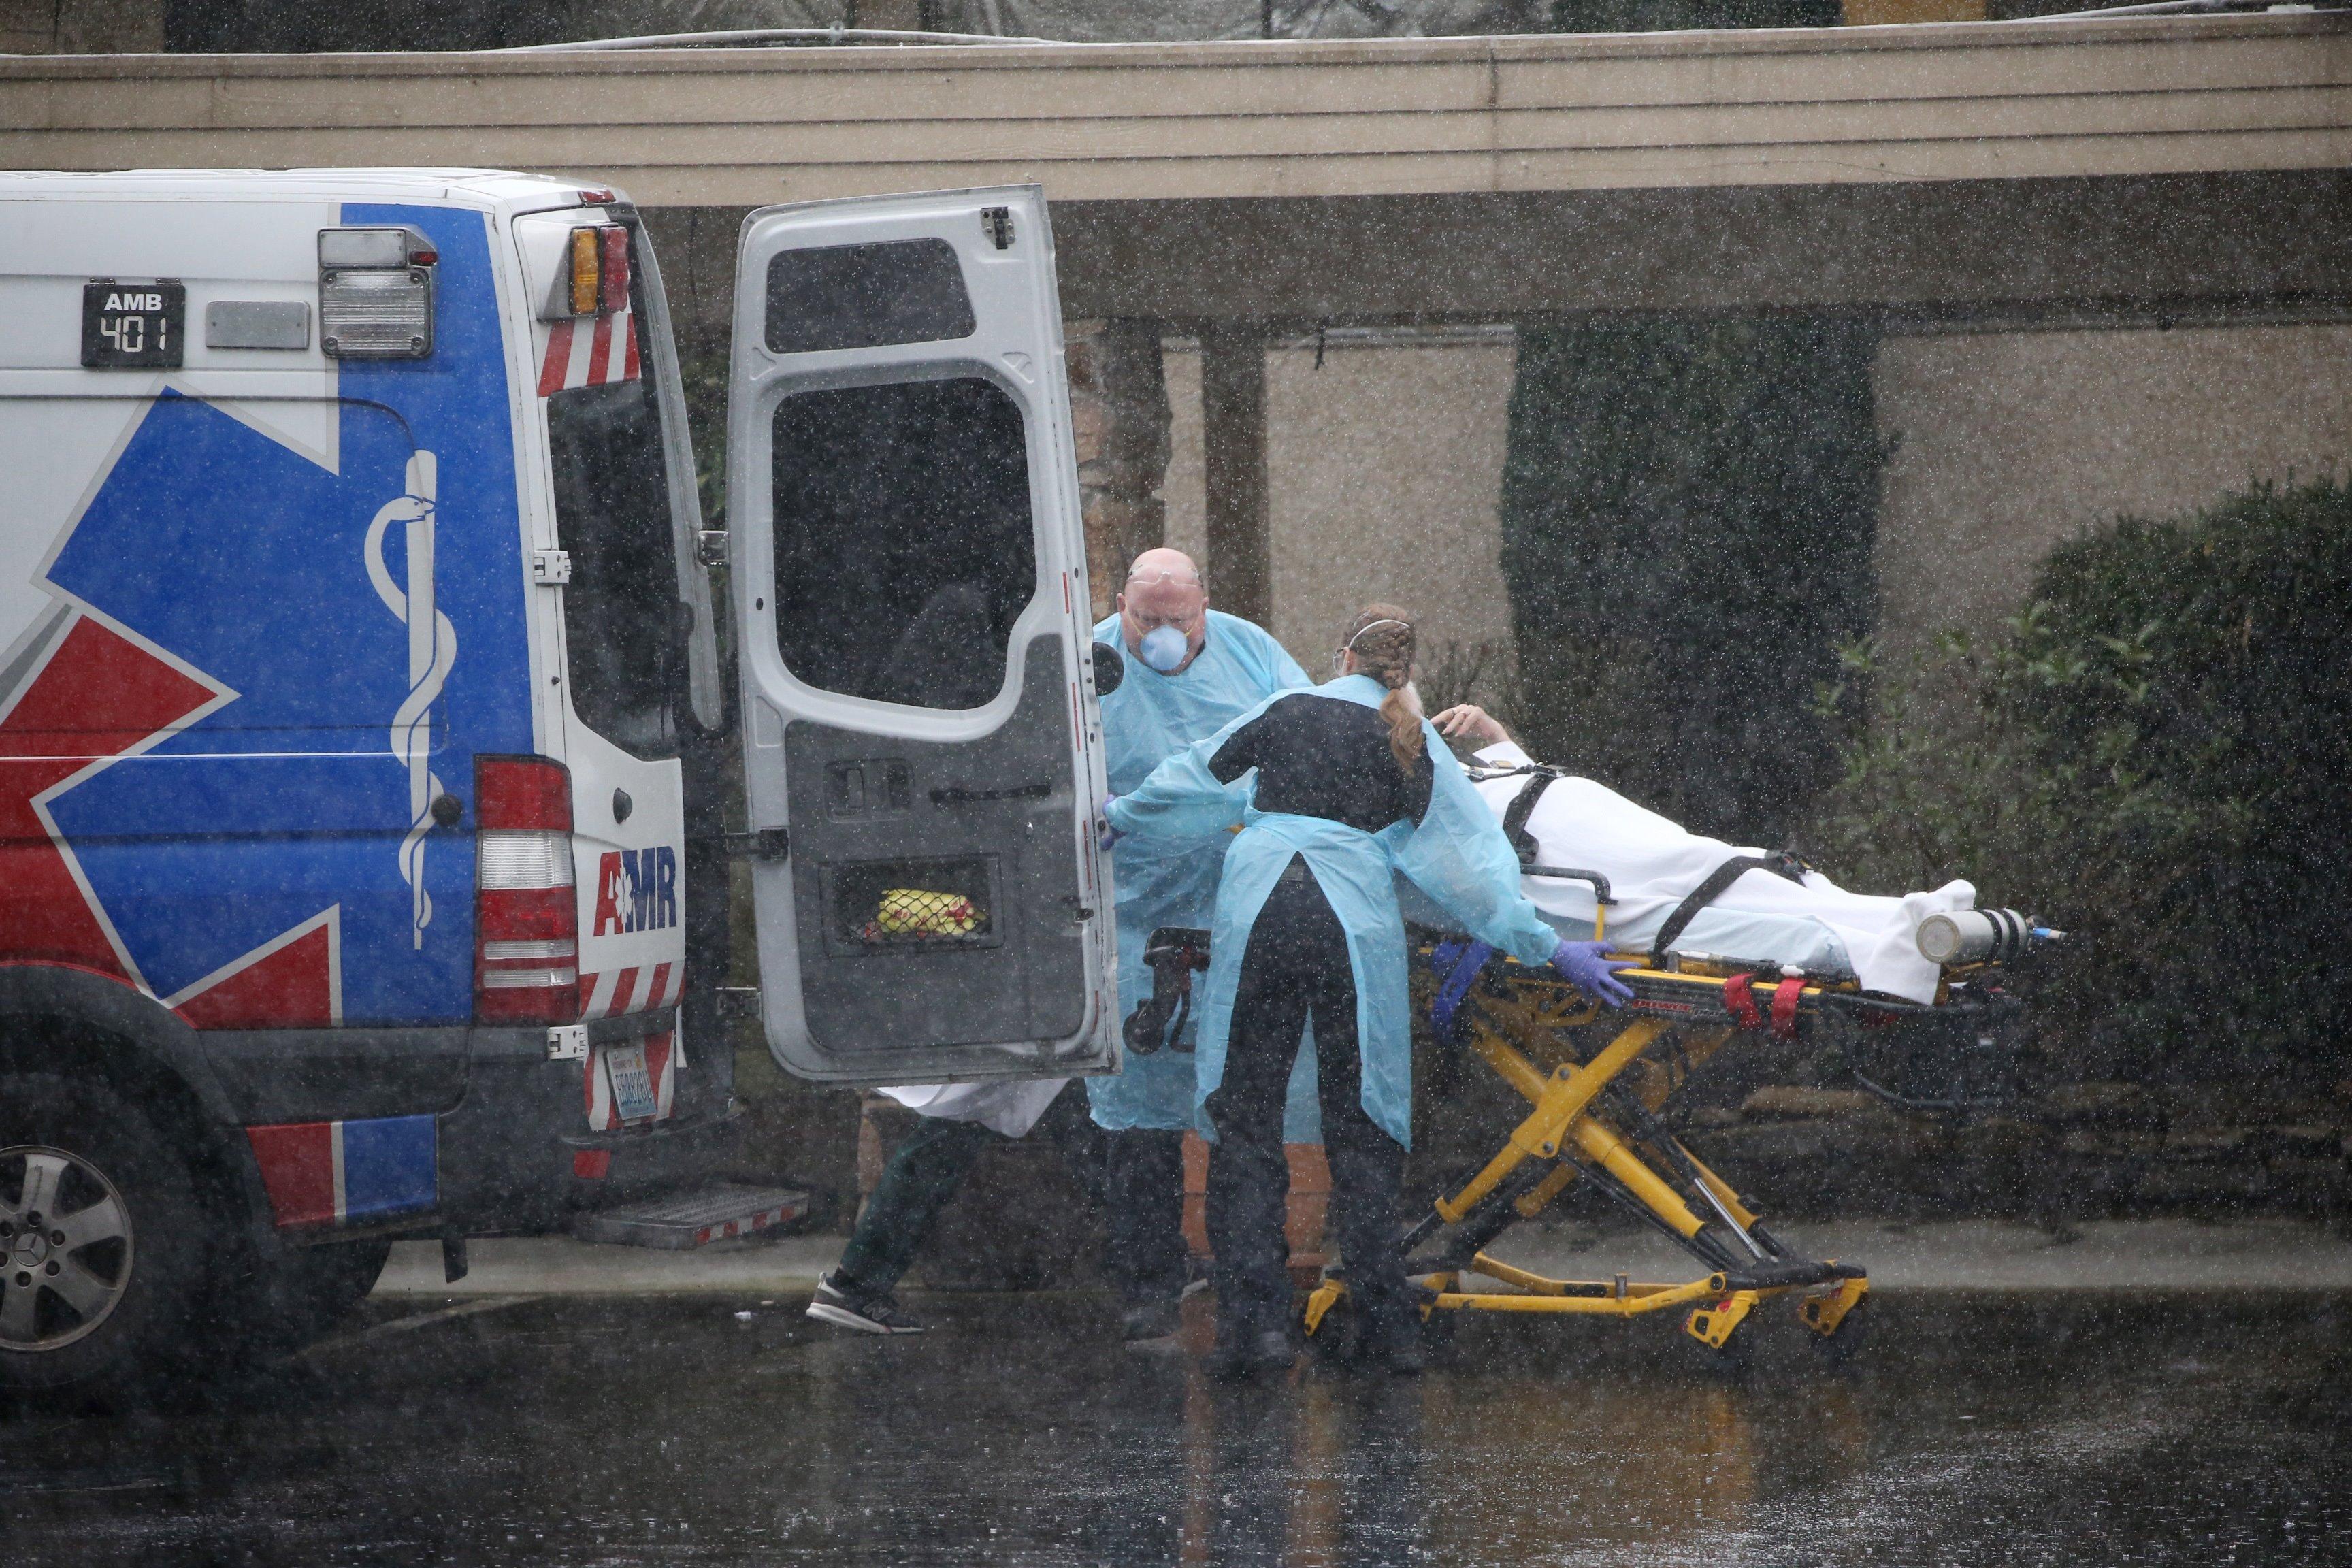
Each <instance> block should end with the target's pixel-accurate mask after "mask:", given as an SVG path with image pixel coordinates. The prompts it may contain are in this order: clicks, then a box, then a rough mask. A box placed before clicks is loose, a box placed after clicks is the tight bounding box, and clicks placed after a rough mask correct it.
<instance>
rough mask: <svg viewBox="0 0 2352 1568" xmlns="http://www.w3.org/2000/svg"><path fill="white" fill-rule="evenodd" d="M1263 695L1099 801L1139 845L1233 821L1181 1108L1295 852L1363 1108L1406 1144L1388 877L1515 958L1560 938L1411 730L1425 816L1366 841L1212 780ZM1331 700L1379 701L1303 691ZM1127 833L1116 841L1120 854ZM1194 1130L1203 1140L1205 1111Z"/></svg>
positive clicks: (1213, 1082)
mask: <svg viewBox="0 0 2352 1568" xmlns="http://www.w3.org/2000/svg"><path fill="white" fill-rule="evenodd" d="M1285 695H1287V694H1286V693H1276V696H1275V697H1269V698H1267V699H1266V700H1265V701H1263V702H1260V703H1259V704H1257V706H1256V707H1255V708H1253V709H1251V710H1249V711H1248V712H1246V713H1243V714H1240V715H1237V716H1236V717H1235V718H1234V720H1233V721H1231V722H1229V723H1227V724H1226V725H1225V727H1224V728H1223V729H1222V730H1220V731H1217V733H1215V734H1214V735H1212V736H1210V737H1209V738H1208V739H1206V740H1204V741H1200V742H1195V743H1194V744H1192V745H1191V746H1188V747H1187V748H1185V749H1184V750H1183V751H1181V752H1177V753H1176V754H1175V755H1173V756H1171V757H1170V758H1169V759H1168V760H1167V761H1166V762H1164V763H1160V766H1159V767H1158V768H1156V769H1154V770H1153V772H1152V774H1151V776H1150V778H1149V779H1146V780H1145V781H1144V782H1143V783H1142V784H1140V785H1139V786H1137V787H1136V788H1135V789H1133V790H1131V791H1128V792H1124V793H1122V794H1121V795H1119V798H1118V800H1116V801H1113V802H1112V803H1111V806H1110V823H1111V826H1114V827H1116V828H1118V830H1119V831H1120V832H1121V833H1124V834H1129V835H1132V836H1133V838H1138V839H1143V840H1146V841H1153V840H1160V841H1166V840H1171V839H1172V840H1179V841H1189V840H1193V839H1198V838H1200V837H1204V836H1206V835H1208V834H1211V833H1214V832H1217V831H1219V830H1221V829H1223V828H1225V827H1229V826H1232V825H1234V824H1235V823H1240V824H1243V825H1244V826H1243V829H1242V832H1241V834H1240V836H1239V837H1236V838H1235V839H1234V842H1233V846H1232V847H1231V848H1230V849H1228V850H1227V851H1226V853H1225V864H1224V877H1223V881H1222V883H1221V884H1220V886H1219V887H1218V889H1217V909H1216V919H1215V921H1213V923H1212V925H1211V926H1210V943H1211V947H1210V953H1209V972H1208V973H1207V975H1206V976H1204V977H1203V980H1202V992H1201V996H1200V1004H1199V1006H1200V1028H1201V1033H1200V1046H1199V1049H1198V1051H1197V1053H1196V1055H1195V1058H1194V1079H1195V1084H1194V1089H1193V1093H1194V1103H1195V1105H1196V1106H1197V1105H1199V1104H1202V1103H1205V1102H1206V1101H1207V1100H1208V1098H1209V1096H1210V1095H1211V1094H1212V1093H1213V1092H1214V1090H1215V1089H1216V1088H1217V1086H1218V1084H1220V1083H1222V1082H1223V1080H1224V1068H1225V1041H1226V1038H1227V1036H1228V1034H1229V1032H1230V1030H1231V1027H1232V1023H1233V1011H1234V990H1235V987H1236V984H1237V983H1238V981H1239V979H1240V975H1241V967H1242V954H1243V952H1244V950H1245V949H1246V948H1247V947H1248V945H1249V936H1250V931H1251V928H1252V927H1253V926H1255V924H1256V922H1257V916H1258V910H1260V909H1262V908H1263V907H1264V906H1265V900H1266V896H1267V895H1268V894H1269V893H1271V892H1272V891H1273V890H1274V884H1275V880H1276V878H1278V877H1280V876H1281V875H1282V869H1283V868H1284V867H1286V866H1287V865H1288V864H1289V863H1290V858H1291V857H1292V856H1293V855H1303V856H1305V857H1306V858H1307V866H1308V867H1309V868H1311V869H1312V870H1313V871H1314V873H1315V878H1316V880H1317V881H1318V882H1320V883H1321V884H1322V887H1323V892H1324V896H1325V897H1327V898H1328V899H1329V900H1330V901H1331V909H1332V912H1333V913H1335V914H1337V915H1338V916H1339V923H1340V924H1341V925H1342V926H1343V927H1345V928H1346V930H1347V932H1348V956H1349V962H1350V963H1351V964H1352V966H1353V968H1354V972H1355V980H1356V1037H1357V1040H1358V1049H1359V1050H1360V1052H1361V1053H1362V1058H1363V1083H1364V1089H1363V1106H1364V1112H1365V1114H1366V1115H1368V1116H1370V1118H1371V1119H1372V1121H1374V1122H1376V1123H1377V1124H1378V1125H1379V1126H1380V1127H1381V1130H1382V1131H1385V1132H1387V1133H1388V1134H1389V1135H1390V1136H1391V1137H1392V1138H1394V1139H1395V1140H1396V1141H1397V1142H1400V1143H1403V1144H1406V1145H1408V1146H1410V1145H1411V1143H1412V1012H1411V1009H1412V999H1411V996H1410V994H1409V992H1408V973H1407V964H1408V963H1409V961H1410V960H1409V954H1408V953H1407V951H1406V947H1405V932H1404V921H1403V918H1402V915H1401V914H1400V913H1399V911H1398V908H1397V893H1396V883H1395V875H1396V874H1397V873H1402V875H1403V876H1404V877H1405V878H1407V879H1409V880H1410V881H1411V882H1412V884H1413V885H1414V886H1415V887H1417V888H1419V889H1421V890H1422V891H1423V892H1424V893H1426V894H1428V895H1429V896H1430V898H1431V899H1433V900H1435V901H1436V903H1437V904H1438V906H1439V907H1440V908H1441V909H1443V910H1445V912H1446V913H1447V914H1449V915H1451V916H1452V917H1453V918H1454V920H1456V921H1459V922H1461V925H1462V927H1463V929H1464V930H1465V931H1469V932H1470V933H1471V934H1472V935H1474V936H1475V937H1477V938H1478V940H1480V941H1481V942H1487V943H1489V944H1491V945H1492V946H1495V947H1497V948H1500V949H1501V950H1503V951H1504V952H1508V953H1509V954H1511V955H1512V956H1513V957H1514V958H1517V960H1518V961H1519V962H1520V963H1529V964H1534V963H1545V962H1547V961H1549V959H1550V957H1551V955H1552V950H1553V949H1554V948H1556V947H1557V946H1558V945H1559V932H1557V931H1554V930H1552V928H1551V927H1550V926H1549V924H1548V923H1546V922H1545V921H1544V918H1543V915H1542V913H1541V911H1539V910H1538V909H1537V908H1536V907H1535V905H1533V904H1531V903H1529V902H1528V900H1527V899H1526V898H1525V897H1524V896H1523V895H1522V894H1521V893H1520V891H1519V861H1518V857H1517V855H1515V854H1513V853H1512V851H1511V846H1510V842H1509V841H1508V840H1507V839H1506V838H1505V837H1503V829H1502V826H1501V825H1500V824H1499V823H1497V822H1496V820H1495V814H1494V813H1493V812H1491V811H1489V810H1488V809H1487V808H1486V802H1485V801H1483V800H1481V799H1479V797H1478V793H1477V791H1476V790H1475V789H1474V788H1473V787H1472V786H1471V784H1470V781H1469V779H1468V777H1466V776H1465V774H1464V773H1463V772H1462V764H1461V763H1458V762H1456V761H1454V753H1453V752H1450V751H1448V750H1447V749H1446V746H1445V742H1444V741H1442V740H1440V739H1439V738H1438V734H1437V731H1435V730H1434V729H1433V728H1431V727H1430V725H1429V724H1427V723H1426V722H1424V723H1423V725H1422V727H1421V728H1422V743H1423V745H1425V746H1426V747H1427V748H1428V749H1429V756H1430V761H1431V764H1432V767H1433V774H1434V777H1433V782H1432V785H1431V789H1430V798H1429V810H1428V811H1427V812H1426V813H1425V814H1424V815H1423V817H1422V820H1421V822H1420V823H1419V824H1418V825H1417V826H1416V825H1415V824H1413V823H1412V822H1395V823H1391V824H1390V825H1389V826H1387V827H1384V828H1382V829H1381V831H1380V832H1379V833H1377V834H1371V833H1365V832H1363V831H1361V830H1360V829H1359V828H1354V827H1349V826H1347V825H1346V824H1344V823H1339V822H1334V821H1331V820H1330V819H1328V818H1327V817H1319V816H1291V815H1288V814H1286V813H1275V812H1263V811H1260V810H1258V809H1257V808H1256V806H1255V805H1254V804H1253V801H1254V798H1255V793H1256V787H1257V775H1256V773H1255V772H1252V773H1244V774H1243V775H1242V776H1241V777H1239V778H1237V779H1235V780H1234V782H1233V783H1232V784H1221V783H1219V782H1218V780H1217V777H1216V775H1215V774H1214V773H1211V772H1210V771H1209V759H1210V758H1212V757H1213V756H1214V755H1215V754H1216V752H1217V749H1218V748H1219V747H1220V746H1222V745H1223V744H1224V742H1225V738H1226V737H1227V736H1228V735H1230V734H1231V733H1233V731H1235V730H1238V729H1240V728H1241V727H1242V725H1244V724H1245V723H1247V722H1249V721H1251V720H1253V719H1255V718H1256V717H1257V716H1258V714H1259V713H1260V712H1262V711H1263V710H1265V709H1266V708H1268V707H1270V706H1271V705H1272V704H1273V703H1274V702H1275V701H1276V700H1277V699H1278V698H1279V697H1281V696H1285ZM1311 695H1312V696H1314V697H1317V698H1321V699H1328V700H1333V701H1342V702H1358V703H1361V704H1363V705H1364V706H1365V707H1368V708H1377V707H1379V706H1380V704H1381V698H1382V697H1384V696H1385V695H1387V693H1386V692H1385V691H1383V690H1382V689H1381V685H1380V683H1379V682H1378V681H1376V680H1373V679H1370V677H1367V676H1361V675H1349V676H1342V677H1341V678H1340V679H1337V680H1334V681H1332V682H1330V683H1329V684H1328V685H1326V686H1320V687H1317V688H1315V689H1313V691H1312V692H1311ZM1132 841H1133V840H1132V839H1122V840H1121V841H1120V844H1119V847H1120V849H1121V851H1122V852H1124V851H1125V850H1126V848H1127V846H1128V844H1129V843H1130V842H1132ZM1200 1126H1201V1130H1202V1134H1203V1135H1204V1136H1213V1130H1212V1129H1211V1128H1210V1126H1209V1124H1208V1119H1207V1117H1206V1116H1205V1115H1203V1116H1202V1117H1201V1118H1200Z"/></svg>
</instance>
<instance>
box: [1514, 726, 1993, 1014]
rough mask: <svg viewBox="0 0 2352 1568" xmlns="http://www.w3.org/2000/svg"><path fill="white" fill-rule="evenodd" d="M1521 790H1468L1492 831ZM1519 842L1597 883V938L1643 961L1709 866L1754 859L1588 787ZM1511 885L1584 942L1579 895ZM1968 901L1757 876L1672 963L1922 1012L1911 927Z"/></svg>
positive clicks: (1553, 795)
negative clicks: (1772, 977) (1748, 967)
mask: <svg viewBox="0 0 2352 1568" xmlns="http://www.w3.org/2000/svg"><path fill="white" fill-rule="evenodd" d="M1478 759H1479V761H1480V762H1482V763H1489V764H1492V765H1495V766H1500V767H1517V766H1520V765H1523V764H1525V763H1528V761H1529V760H1530V759H1529V758H1528V754H1527V753H1526V752H1523V751H1521V750H1519V748H1518V747H1517V746H1516V745H1512V744H1510V743H1508V742H1505V743H1504V744H1502V745H1499V746H1489V747H1487V748H1486V750H1485V751H1482V752H1479V753H1478ZM1527 782H1528V780H1527V777H1526V775H1524V774H1520V775H1514V776H1511V777H1507V778H1498V779H1495V780H1493V781H1491V782H1489V783H1486V784H1480V785H1479V786H1478V793H1479V795H1481V796H1483V797H1484V798H1485V800H1486V805H1488V806H1489V807H1490V808H1491V809H1492V810H1493V811H1494V813H1495V816H1496V820H1498V821H1499V820H1500V819H1501V817H1502V816H1503V813H1504V812H1505V811H1506V810H1507V809H1508V808H1509V806H1510V804H1511V802H1512V800H1513V799H1514V798H1515V797H1516V796H1517V795H1518V793H1519V791H1520V790H1521V789H1522V788H1523V787H1525V785H1526V784H1527ZM1528 833H1529V834H1531V835H1532V836H1533V837H1534V838H1535V841H1536V844H1537V847H1538V849H1539V850H1540V853H1539V854H1538V857H1537V864H1538V865H1543V866H1562V867H1572V868H1579V869H1582V870H1589V871H1599V872H1601V874H1602V875H1603V876H1606V877H1607V878H1608V879H1609V881H1610V892H1611V893H1612V895H1613V896H1614V897H1615V898H1616V900H1617V902H1616V903H1614V904H1612V905H1611V906H1610V909H1609V918H1608V921H1607V922H1606V924H1605V926H1604V928H1603V931H1604V934H1605V935H1606V936H1608V938H1609V939H1610V940H1611V942H1612V943H1616V944H1621V945H1622V947H1623V948H1624V949H1625V950H1626V951H1629V952H1632V951H1640V950H1644V949H1647V948H1648V946H1649V945H1650V943H1651V942H1652V941H1653V940H1654V938H1655V937H1656V936H1657V933H1658V929H1659V927H1661V926H1663V925H1664V923H1665V921H1666V917H1667V916H1668V915H1670V914H1672V913H1673V912H1674V910H1675V906H1677V905H1679V904H1680V903H1681V902H1682V901H1683V900H1684V899H1685V898H1687V897H1688V896H1689V895H1690V892H1691V889H1694V888H1696V887H1697V886H1698V885H1699V884H1700V883H1701V882H1703V881H1705V880H1706V877H1707V874H1708V873H1709V872H1711V871H1713V870H1714V869H1715V868H1717V866H1720V865H1721V864H1723V862H1725V861H1726V860H1728V859H1730V858H1732V857H1734V856H1737V855H1760V854H1763V853H1764V851H1762V850H1760V849H1754V848H1748V847H1742V846H1739V845H1736V844H1726V843H1724V842H1723V841H1722V840H1721V839H1717V838H1702V837H1699V836H1698V835H1697V834H1695V833H1690V832H1686V831H1685V830H1684V829H1683V827H1682V826H1680V825H1679V824H1677V823H1675V822H1672V821H1670V820H1668V819H1667V818H1665V817H1663V816H1659V815H1658V814H1657V813H1656V812H1654V811H1648V810H1645V809H1643V807H1641V806H1638V805H1634V804H1633V802H1632V801H1630V800H1627V799H1626V798H1625V797H1624V796H1623V795H1619V794H1617V793H1616V792H1615V791H1614V790H1611V789H1607V788H1604V787H1603V786H1601V785H1600V784H1595V783H1593V782H1592V781H1591V779H1580V778H1563V779H1559V780H1557V781H1556V782H1554V783H1553V784H1552V785H1551V787H1550V788H1549V789H1547V790H1546V791H1545V792H1544V795H1543V798H1542V799H1541V800H1540V801H1538V803H1537V805H1536V808H1535V811H1534V813H1533V815H1531V816H1529V817H1528ZM1522 885H1523V886H1524V887H1525V888H1526V889H1527V894H1528V898H1529V899H1531V900H1534V902H1535V904H1536V906H1537V907H1538V908H1539V909H1541V910H1543V911H1544V912H1545V913H1546V914H1547V915H1550V916H1552V917H1553V918H1554V919H1556V920H1559V921H1563V922H1570V923H1572V924H1576V925H1581V926H1582V927H1584V928H1585V930H1586V931H1587V932H1588V933H1589V931H1590V928H1591V923H1592V917H1593V913H1594V901H1593V892H1592V887H1591V884H1590V883H1586V882H1563V881H1558V880H1554V879H1549V878H1542V877H1530V878H1528V879H1525V881H1524V883H1523V884H1522ZM1976 898H1977V890H1976V889H1975V888H1974V887H1973V886H1971V885H1970V884H1969V883H1967V882H1948V883H1946V884H1945V885H1944V886H1942V887H1940V888H1937V889H1933V890H1932V891H1927V892H1915V893H1906V894H1904V895H1903V896H1902V897H1900V898H1888V897H1880V896H1875V895H1872V894H1868V893H1849V892H1847V891H1846V890H1845V889H1843V888H1841V887H1839V886H1838V885H1837V884H1836V883H1834V882H1832V881H1831V880H1830V879H1828V878H1827V877H1824V876H1822V874H1821V873H1820V872H1818V871H1814V872H1809V873H1807V875H1806V878H1805V885H1804V886H1803V887H1799V886H1798V885H1797V884H1795V883H1794V882H1791V881H1790V880H1789V879H1787V878H1785V877H1778V876H1775V875H1773V874H1772V873H1771V872H1769V871H1761V870H1758V871H1750V872H1748V874H1747V875H1746V876H1744V877H1742V878H1740V879H1739V880H1738V881H1737V882H1734V883H1733V884H1732V885H1731V886H1730V887H1729V888H1728V889H1725V891H1724V894H1723V896H1722V897H1721V898H1719V899H1717V900H1716V901H1715V902H1714V903H1713V904H1711V905H1709V906H1708V907H1707V909H1706V910H1704V911H1702V912H1701V913H1700V914H1699V915H1698V916H1697V917H1696V918H1695V919H1694V920H1693V921H1691V923H1690V925H1689V926H1688V927H1687V928H1686V929H1685V931H1683V934H1682V935H1681V936H1680V937H1679V938H1678V939H1676V941H1675V943H1674V946H1673V949H1672V951H1674V952H1706V953H1714V954H1717V955H1719V956H1722V957H1726V958H1734V959H1748V960H1754V961H1757V962H1770V963H1780V964H1795V965H1798V966H1800V967H1802V968H1803V969H1805V970H1806V972H1807V973H1851V974H1853V976H1854V978H1855V979H1857V980H1858V981H1860V982H1861V984H1862V985H1863V987H1864V989H1865V990H1870V991H1883V992H1886V993H1887V994H1891V995H1895V996H1902V997H1906V998H1908V999H1909V1000H1911V1001H1914V1002H1929V1001H1933V1000H1934V999H1935V995H1936V983H1937V978H1938V971H1937V966H1936V965H1935V964H1933V963H1929V962H1927V960H1926V959H1924V958H1922V957H1920V956H1919V948H1918V945H1917V936H1918V931H1919V922H1920V921H1923V920H1925V919H1926V918H1927V916H1929V915H1931V914H1934V913H1937V911H1939V910H1968V909H1974V908H1975V907H1976ZM1838 960H1843V963H1838V962H1836V961H1838Z"/></svg>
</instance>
